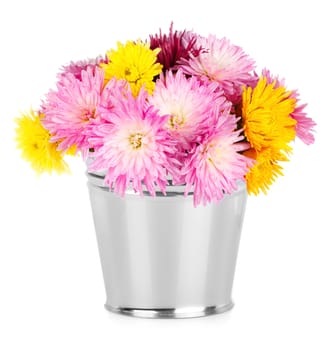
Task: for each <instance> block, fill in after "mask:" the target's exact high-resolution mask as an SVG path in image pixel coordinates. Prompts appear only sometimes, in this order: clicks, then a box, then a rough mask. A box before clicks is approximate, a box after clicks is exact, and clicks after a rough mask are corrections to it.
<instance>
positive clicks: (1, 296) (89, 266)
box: [0, 0, 329, 350]
mask: <svg viewBox="0 0 329 350" xmlns="http://www.w3.org/2000/svg"><path fill="white" fill-rule="evenodd" d="M215 4H216V6H215ZM325 4H326V2H325V1H321V0H313V1H288V0H276V1H268V2H266V1H253V0H249V1H233V0H226V1H210V0H199V1H194V0H189V1H186V2H179V1H177V0H175V1H172V0H166V1H156V0H155V1H145V0H143V1H142V0H135V1H127V0H125V1H112V0H107V1H101V0H90V1H84V0H80V1H69V0H66V1H59V0H57V1H36V0H25V1H24V0H10V1H2V2H1V5H0V38H1V41H0V49H1V55H0V70H1V74H0V86H1V88H0V89H1V90H0V121H1V123H0V167H1V169H0V186H1V190H0V203H1V211H0V348H1V349H3V350H11V349H33V350H38V349H42V350H45V349H47V350H52V349H57V350H58V349H63V350H66V349H70V350H72V349H79V350H82V349H98V350H102V349H129V348H134V349H200V348H204V349H253V350H257V349H262V350H263V349H267V350H271V349H276V350H277V349H317V350H320V349H328V348H329V335H328V333H327V335H326V334H325V333H326V332H327V331H328V329H329V324H328V323H329V316H328V315H329V229H328V195H329V192H328V180H327V177H328V171H326V170H325V167H326V165H327V163H328V141H327V140H328V139H329V137H328V133H329V131H328V126H329V125H328V119H329V117H328V107H327V106H328V78H329V76H328V63H329V57H328V39H327V35H326V32H328V31H329V27H328V24H327V23H328V16H327V10H326V9H325V7H324V6H325ZM171 20H173V21H174V23H175V26H176V28H177V29H184V28H187V29H194V30H195V31H197V32H199V33H200V34H203V35H207V34H208V33H213V34H216V35H217V36H218V37H222V36H227V37H228V38H230V39H231V41H232V42H233V43H235V44H237V45H241V46H242V47H243V48H244V49H245V51H246V52H248V53H249V54H250V55H251V56H252V57H253V58H255V59H256V61H257V63H258V71H259V72H260V69H261V68H263V67H264V66H266V67H268V68H270V69H271V71H272V72H273V73H275V74H280V75H281V76H282V77H285V78H286V82H287V85H288V87H289V88H291V89H293V88H299V91H300V94H301V97H302V99H303V101H307V102H308V107H307V111H308V113H309V116H311V117H312V118H314V119H315V120H316V122H317V123H318V127H317V134H316V143H315V145H313V146H310V147H307V146H305V145H304V144H302V142H300V141H296V143H295V144H294V153H293V155H292V157H291V158H292V159H291V162H290V163H289V164H286V165H285V176H284V177H282V178H280V179H279V180H278V181H277V182H276V184H275V185H274V186H273V187H272V189H271V191H270V193H269V195H268V196H264V195H261V196H259V197H250V199H249V202H248V207H247V212H246V218H245V223H244V227H243V233H242V240H241V245H240V252H239V257H238V264H237V270H236V276H235V284H234V291H233V297H234V300H235V303H236V306H235V308H234V309H233V310H232V311H231V312H228V313H226V314H222V315H217V316H211V317H206V318H199V319H190V320H145V319H135V318H129V317H124V316H120V315H116V314H111V313H109V312H107V311H105V310H104V308H103V303H104V301H105V291H104V288H103V280H102V275H101V268H100V263H99V258H98V252H97V246H96V239H95V235H94V227H93V222H92V217H91V213H90V208H89V199H88V193H87V188H86V179H85V176H84V166H83V164H82V161H81V160H80V159H74V160H72V162H71V163H70V164H71V169H72V175H64V176H59V177H56V176H51V177H50V176H41V177H40V178H38V177H36V176H35V175H34V173H33V172H32V171H31V170H30V168H29V166H28V164H26V163H25V162H23V161H21V159H20V158H19V152H18V151H16V149H15V145H14V142H13V137H14V131H13V129H14V123H13V118H14V117H16V116H18V115H19V111H23V110H27V109H29V108H30V106H32V107H34V108H37V107H38V106H39V101H40V99H41V98H42V97H43V96H44V94H45V93H46V92H47V91H48V89H49V88H50V87H52V86H53V85H54V82H55V75H56V73H57V71H58V68H59V67H60V66H61V65H63V64H65V63H68V62H69V61H70V60H78V59H84V58H86V57H94V56H97V55H98V54H103V53H104V52H105V51H106V50H107V49H109V48H111V47H114V46H115V43H116V41H117V40H121V41H125V40H128V39H131V40H134V39H137V38H142V39H144V38H146V37H147V35H148V34H149V33H156V32H158V29H159V28H160V27H161V28H162V29H163V30H164V31H166V30H167V28H168V27H169V24H170V22H171ZM326 169H328V167H327V168H326Z"/></svg>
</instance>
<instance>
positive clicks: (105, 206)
mask: <svg viewBox="0 0 329 350" xmlns="http://www.w3.org/2000/svg"><path fill="white" fill-rule="evenodd" d="M87 176H88V187H89V194H90V201H91V207H92V211H93V217H94V223H95V229H96V234H97V241H98V247H99V253H100V259H101V264H102V270H103V276H104V282H105V289H106V295H107V300H106V303H105V307H106V309H108V310H110V311H114V312H119V313H123V314H128V315H132V316H141V317H154V318H159V317H165V318H187V317H198V316H205V315H210V314H214V313H221V312H224V311H227V310H229V309H231V308H232V307H233V302H232V299H231V292H232V284H233V278H234V271H235V264H236V258H237V253H238V247H239V241H240V233H241V227H242V222H243V217H244V211H245V206H246V199H247V194H246V189H245V185H244V184H240V185H239V188H238V190H237V191H236V192H235V193H233V194H232V195H227V196H225V197H224V199H223V200H222V201H221V202H219V203H217V204H214V203H212V204H210V205H207V206H206V207H204V206H202V205H201V206H199V207H197V208H195V207H194V206H193V194H189V195H188V196H186V197H184V195H183V193H184V187H183V186H168V191H167V196H164V195H163V194H162V193H157V196H156V197H151V196H150V195H148V193H145V194H144V196H143V197H141V196H140V195H139V194H135V193H134V192H133V191H127V193H126V195H125V197H124V198H120V197H118V196H117V195H116V194H115V193H113V192H112V191H109V189H108V187H106V186H104V185H103V177H102V176H99V175H96V174H87Z"/></svg>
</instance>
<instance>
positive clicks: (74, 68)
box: [57, 56, 107, 80]
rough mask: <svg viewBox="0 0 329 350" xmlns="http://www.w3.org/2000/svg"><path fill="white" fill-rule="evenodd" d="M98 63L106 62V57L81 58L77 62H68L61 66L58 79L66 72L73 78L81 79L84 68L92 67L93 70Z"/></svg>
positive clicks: (65, 74) (64, 75)
mask: <svg viewBox="0 0 329 350" xmlns="http://www.w3.org/2000/svg"><path fill="white" fill-rule="evenodd" d="M100 63H107V58H104V57H102V56H98V57H96V58H91V59H87V60H81V61H77V62H70V63H69V64H68V65H67V66H63V67H62V71H61V72H60V73H59V74H58V76H57V77H58V79H59V80H61V79H63V77H66V76H67V74H73V75H74V77H75V78H77V79H79V80H81V72H82V71H84V70H88V69H92V71H93V72H94V71H95V69H96V67H98V66H99V64H100Z"/></svg>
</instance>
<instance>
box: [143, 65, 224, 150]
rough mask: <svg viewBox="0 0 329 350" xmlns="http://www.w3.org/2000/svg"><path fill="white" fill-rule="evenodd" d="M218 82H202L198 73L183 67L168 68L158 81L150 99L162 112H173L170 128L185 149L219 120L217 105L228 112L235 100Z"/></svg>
mask: <svg viewBox="0 0 329 350" xmlns="http://www.w3.org/2000/svg"><path fill="white" fill-rule="evenodd" d="M217 90H218V86H217V84H216V83H213V84H211V83H205V84H203V83H201V82H200V81H199V80H198V79H197V78H196V77H191V78H186V76H185V75H184V73H183V72H182V71H181V70H178V71H177V73H176V74H174V73H172V72H167V74H166V75H165V76H164V75H161V77H160V79H159V80H158V81H157V82H156V86H155V90H154V92H153V95H152V96H150V97H149V102H150V104H151V105H153V106H154V107H155V108H157V109H159V111H160V113H161V114H165V115H167V114H168V115H169V118H168V121H167V123H166V128H167V129H168V130H169V132H170V134H171V136H172V137H173V138H174V139H175V140H177V141H178V142H179V146H180V147H181V149H183V150H188V149H189V148H190V147H191V143H195V142H198V140H199V139H200V137H202V134H203V133H205V131H208V128H209V126H210V125H213V124H215V123H216V120H214V119H213V118H214V113H213V112H212V111H213V109H214V107H215V106H216V105H218V106H220V109H221V110H222V111H225V112H226V113H228V112H229V111H230V109H231V103H230V102H228V101H227V100H226V98H225V97H224V96H223V92H222V91H221V90H218V91H217Z"/></svg>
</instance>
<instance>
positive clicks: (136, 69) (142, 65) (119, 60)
mask: <svg viewBox="0 0 329 350" xmlns="http://www.w3.org/2000/svg"><path fill="white" fill-rule="evenodd" d="M117 46H118V48H117V50H109V51H108V52H107V57H108V59H109V63H102V64H101V67H102V68H103V69H104V72H105V81H106V82H107V81H109V80H110V79H111V78H113V77H115V78H117V79H125V80H127V81H128V82H129V84H130V87H131V91H132V94H133V95H134V96H137V95H138V93H139V90H140V89H141V87H142V86H143V85H144V86H145V89H146V90H147V91H148V92H149V93H150V94H152V92H153V89H154V82H153V78H154V77H155V76H156V75H158V74H160V72H161V70H162V65H161V64H160V63H157V62H156V61H157V54H158V53H159V52H160V49H154V50H151V49H150V45H149V44H147V43H142V42H140V41H138V42H132V41H127V43H126V44H125V45H123V44H121V43H118V44H117Z"/></svg>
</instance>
